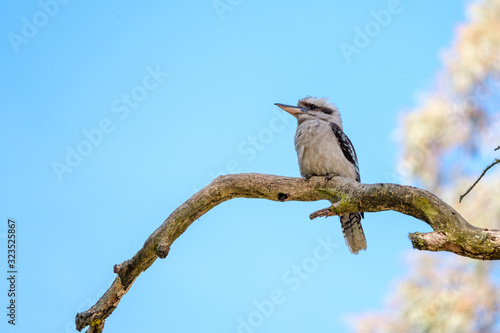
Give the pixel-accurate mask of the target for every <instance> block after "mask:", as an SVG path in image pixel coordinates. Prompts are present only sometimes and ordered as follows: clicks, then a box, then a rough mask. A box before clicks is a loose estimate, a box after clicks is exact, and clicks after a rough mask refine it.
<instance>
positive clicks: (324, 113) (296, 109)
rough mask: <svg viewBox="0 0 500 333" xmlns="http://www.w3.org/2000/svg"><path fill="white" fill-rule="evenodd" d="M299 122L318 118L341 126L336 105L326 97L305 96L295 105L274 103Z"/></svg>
mask: <svg viewBox="0 0 500 333" xmlns="http://www.w3.org/2000/svg"><path fill="white" fill-rule="evenodd" d="M275 105H277V106H279V107H280V108H282V109H283V110H285V111H286V112H288V113H289V114H291V115H292V116H294V117H295V118H297V120H298V121H299V122H301V121H303V120H307V119H318V120H323V121H331V122H334V123H336V124H338V125H340V126H342V120H341V119H340V114H339V111H338V110H337V107H336V106H335V105H333V104H332V103H330V102H329V101H328V99H327V98H317V97H310V96H308V97H305V98H302V99H301V100H299V102H298V103H297V106H293V105H286V104H280V103H275Z"/></svg>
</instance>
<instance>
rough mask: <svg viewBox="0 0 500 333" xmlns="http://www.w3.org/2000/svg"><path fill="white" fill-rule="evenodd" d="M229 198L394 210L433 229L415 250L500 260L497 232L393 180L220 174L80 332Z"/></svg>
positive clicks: (418, 238) (97, 326)
mask: <svg viewBox="0 0 500 333" xmlns="http://www.w3.org/2000/svg"><path fill="white" fill-rule="evenodd" d="M233 198H260V199H268V200H273V201H317V200H329V201H330V202H332V203H334V204H333V205H332V206H331V207H330V208H328V209H323V210H321V211H318V212H316V213H313V214H311V218H314V217H317V216H330V215H338V214H346V213H351V212H357V211H362V212H379V211H387V210H394V211H398V212H401V213H403V214H406V215H410V216H413V217H415V218H417V219H420V220H422V221H424V222H426V223H427V224H429V225H430V226H431V227H432V228H433V229H434V232H430V233H414V234H410V239H411V241H412V243H413V246H414V248H416V249H419V250H429V251H449V252H453V253H456V254H459V255H462V256H466V257H470V258H475V259H483V260H485V259H486V260H498V259H500V231H497V230H488V229H481V228H477V227H475V226H473V225H470V224H469V223H467V221H465V220H464V218H463V217H462V216H460V214H458V212H456V211H455V210H454V209H453V208H452V207H450V206H449V205H447V204H446V203H444V202H443V201H442V200H440V199H439V198H438V197H436V196H435V195H433V194H432V193H429V192H427V191H424V190H421V189H418V188H415V187H411V186H402V185H396V184H360V183H358V182H356V181H353V180H350V179H347V178H341V177H334V178H333V179H332V180H329V181H327V180H325V179H324V177H313V178H311V179H310V180H308V181H305V180H304V179H303V178H290V177H280V176H273V175H263V174H238V175H226V176H220V177H218V178H217V179H215V180H214V181H213V182H212V183H210V184H209V185H208V186H206V187H205V188H204V189H202V190H201V191H199V192H198V193H196V194H195V195H193V196H192V197H191V198H190V199H189V200H187V201H186V202H185V203H184V204H182V205H181V206H180V207H178V208H177V209H176V210H175V211H174V212H173V213H172V214H171V215H170V216H169V217H168V218H167V219H166V220H165V222H163V224H162V225H161V226H160V227H159V228H158V229H156V230H155V231H154V232H153V233H152V234H151V236H149V238H148V239H147V240H146V242H145V243H144V245H143V247H142V248H141V249H140V250H139V251H138V252H137V253H136V254H135V255H134V256H133V257H132V258H131V259H129V260H126V261H124V262H123V263H121V264H119V265H115V267H114V272H115V273H116V274H118V276H117V277H116V279H115V281H114V282H113V284H112V285H111V287H110V288H109V289H108V290H107V291H106V292H105V294H104V295H103V296H102V297H101V298H100V299H99V300H98V301H97V303H96V304H95V305H94V306H92V307H91V308H90V309H89V310H87V311H85V312H81V313H78V314H77V315H76V320H75V321H76V327H77V329H78V330H79V331H81V330H82V329H83V328H85V327H86V326H90V328H89V330H88V331H87V332H102V330H103V328H104V322H105V320H106V318H107V317H108V316H109V315H111V313H112V312H113V310H114V309H115V308H116V307H117V306H118V303H119V302H120V300H121V298H122V297H123V295H125V294H126V293H127V292H128V290H129V289H130V287H131V285H132V283H133V282H134V281H135V279H136V278H137V277H138V276H139V275H140V274H141V273H142V272H143V271H145V270H146V269H148V268H149V267H150V266H151V265H152V264H153V262H154V261H155V260H156V258H157V257H160V258H165V257H166V256H167V254H168V252H169V250H170V246H171V245H172V243H173V242H174V241H175V240H176V239H177V238H178V237H179V236H180V235H181V234H182V233H183V232H184V231H186V229H187V228H188V227H189V226H190V225H191V223H193V222H194V221H195V220H196V219H198V218H199V217H201V216H202V215H203V214H205V213H206V212H208V211H209V210H210V209H212V208H213V207H215V206H217V205H218V204H220V203H222V202H224V201H227V200H230V199H233Z"/></svg>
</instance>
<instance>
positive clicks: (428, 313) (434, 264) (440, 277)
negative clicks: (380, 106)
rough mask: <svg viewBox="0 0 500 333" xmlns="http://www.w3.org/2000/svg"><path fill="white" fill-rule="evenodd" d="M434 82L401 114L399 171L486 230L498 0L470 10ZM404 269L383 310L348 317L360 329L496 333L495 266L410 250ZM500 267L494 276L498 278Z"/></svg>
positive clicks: (494, 199)
mask: <svg viewBox="0 0 500 333" xmlns="http://www.w3.org/2000/svg"><path fill="white" fill-rule="evenodd" d="M467 15H468V20H467V22H466V23H465V24H463V25H461V26H459V27H458V29H457V32H456V37H455V41H454V45H453V46H452V47H451V49H450V50H448V51H447V53H446V54H445V55H444V60H443V62H444V64H443V69H442V70H441V71H440V73H439V74H438V76H437V80H436V88H435V89H434V91H432V92H430V93H428V94H427V95H426V96H425V97H423V98H422V99H421V101H420V102H419V105H418V106H417V107H415V108H414V109H413V110H410V111H409V112H405V113H404V114H403V115H402V118H401V123H400V127H401V130H400V132H399V138H400V140H401V159H400V163H399V166H398V175H399V177H400V181H402V182H413V183H415V184H416V185H419V186H421V187H423V188H426V189H428V190H430V191H432V192H433V193H435V194H436V195H438V196H440V197H441V198H443V199H444V200H445V201H447V202H448V203H450V204H451V205H452V206H453V207H454V208H455V209H457V210H458V211H459V212H460V214H462V216H463V217H464V218H465V219H466V220H468V221H470V222H471V223H473V224H475V225H477V226H478V227H484V228H495V229H498V228H500V167H498V166H497V167H496V168H495V167H493V168H491V169H490V170H489V171H488V173H487V174H486V175H485V177H484V178H482V179H481V181H480V182H479V183H478V184H477V185H476V186H475V187H474V189H473V190H472V191H471V192H470V193H469V194H467V196H466V197H465V198H464V199H463V200H462V202H461V203H459V198H460V195H462V194H464V193H465V192H466V191H467V189H468V188H469V187H470V186H471V185H472V184H473V183H474V181H475V180H476V179H477V178H478V176H479V175H480V174H481V172H482V170H483V169H485V166H487V165H489V164H490V163H491V162H492V160H494V159H495V155H497V156H498V155H499V154H500V150H497V151H496V152H495V148H497V147H498V146H499V145H500V0H481V1H476V2H473V3H471V4H470V5H469V6H468V8H467ZM407 258H408V262H409V267H410V269H409V272H408V273H407V276H406V278H404V279H402V280H401V281H399V282H398V283H397V284H396V287H395V290H394V293H393V295H391V296H390V297H389V299H388V302H387V305H386V307H385V309H383V310H381V311H378V312H373V313H366V314H362V315H360V316H356V317H354V318H353V319H352V320H351V323H352V326H353V328H355V330H356V331H357V332H360V333H373V332H384V333H385V332H428V333H433V332H483V333H484V332H500V274H499V269H498V263H495V262H480V261H477V260H470V259H466V258H461V257H458V256H455V255H451V254H448V253H439V254H438V253H435V254H429V253H424V252H411V253H410V254H408V256H407ZM495 271H496V274H495Z"/></svg>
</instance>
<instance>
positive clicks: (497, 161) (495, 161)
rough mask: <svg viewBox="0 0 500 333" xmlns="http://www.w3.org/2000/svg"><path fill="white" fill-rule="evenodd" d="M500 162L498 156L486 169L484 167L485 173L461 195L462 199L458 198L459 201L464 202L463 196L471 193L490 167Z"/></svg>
mask: <svg viewBox="0 0 500 333" xmlns="http://www.w3.org/2000/svg"><path fill="white" fill-rule="evenodd" d="M498 148H500V147H498ZM498 148H496V149H495V150H497V149H498ZM498 163H500V160H499V159H498V158H496V159H495V160H494V161H493V163H491V164H490V165H488V166H487V167H486V169H484V170H483V173H482V174H481V176H479V178H478V179H477V180H476V181H475V182H474V184H472V186H471V187H469V189H468V190H467V192H465V193H464V194H462V195H461V196H460V200H458V202H462V199H463V198H464V197H465V196H466V195H467V194H469V192H470V191H471V190H472V189H473V188H474V186H476V184H477V183H479V181H480V180H481V178H483V176H484V175H485V174H486V172H487V171H488V170H489V169H490V168H492V167H493V166H494V165H495V164H498Z"/></svg>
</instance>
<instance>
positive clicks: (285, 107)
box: [274, 103, 306, 116]
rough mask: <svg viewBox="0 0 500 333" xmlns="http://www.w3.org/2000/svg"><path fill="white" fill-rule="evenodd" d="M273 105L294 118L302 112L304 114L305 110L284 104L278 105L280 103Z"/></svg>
mask: <svg viewBox="0 0 500 333" xmlns="http://www.w3.org/2000/svg"><path fill="white" fill-rule="evenodd" d="M274 105H277V106H279V107H280V108H282V109H283V110H285V111H286V112H288V113H289V114H291V115H292V116H296V115H298V114H301V113H303V112H306V109H304V108H301V107H300V106H293V105H286V104H280V103H274Z"/></svg>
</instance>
